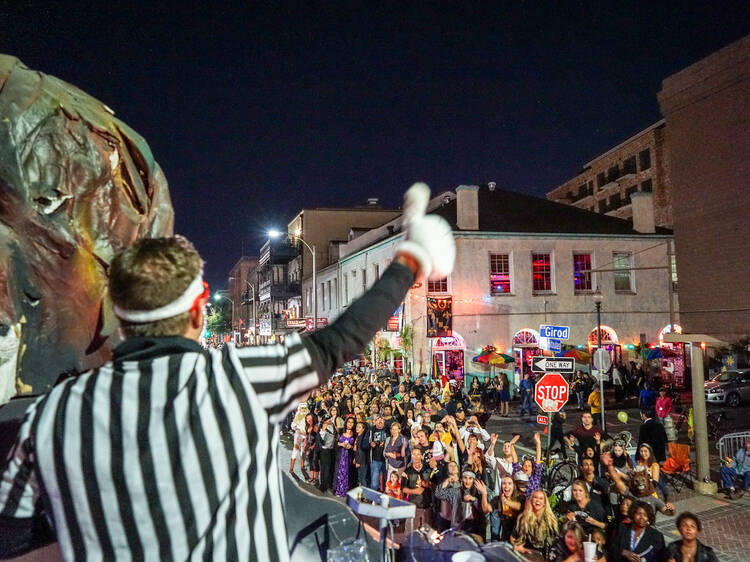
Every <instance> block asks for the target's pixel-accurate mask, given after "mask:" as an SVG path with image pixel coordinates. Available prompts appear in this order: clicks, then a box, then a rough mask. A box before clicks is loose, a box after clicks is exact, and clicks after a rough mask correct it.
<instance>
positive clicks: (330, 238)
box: [287, 198, 401, 319]
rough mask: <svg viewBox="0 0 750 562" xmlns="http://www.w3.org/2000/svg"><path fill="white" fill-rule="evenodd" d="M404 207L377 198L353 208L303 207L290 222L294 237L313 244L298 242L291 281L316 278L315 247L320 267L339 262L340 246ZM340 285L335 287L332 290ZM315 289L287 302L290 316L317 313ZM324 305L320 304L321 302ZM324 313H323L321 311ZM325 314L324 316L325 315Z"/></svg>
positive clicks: (290, 235)
mask: <svg viewBox="0 0 750 562" xmlns="http://www.w3.org/2000/svg"><path fill="white" fill-rule="evenodd" d="M400 213H401V211H399V210H393V209H383V208H382V207H381V206H380V205H379V203H378V200H377V199H374V198H373V199H369V200H368V204H367V205H365V206H361V207H353V208H349V209H346V208H342V209H338V208H310V209H302V210H301V211H300V212H299V213H298V214H297V216H296V217H294V218H293V219H292V220H291V221H290V222H289V224H288V225H287V232H288V233H289V237H290V239H291V240H292V241H294V240H295V239H296V238H298V237H299V238H302V240H304V241H305V242H306V243H307V245H308V246H310V248H307V246H305V245H304V244H302V243H301V242H297V244H298V248H299V255H298V256H297V257H295V258H294V259H293V260H292V261H291V262H290V263H289V281H290V282H291V283H301V282H302V281H305V280H306V281H308V285H309V282H310V280H311V279H312V254H311V251H310V249H311V248H315V261H316V268H317V269H318V270H321V269H324V268H326V267H327V266H328V265H329V264H330V263H335V262H336V261H337V260H338V258H339V247H340V246H341V245H342V244H345V243H346V242H348V241H349V240H350V239H351V238H353V237H355V236H356V235H358V234H360V233H361V232H366V231H369V230H370V229H372V228H375V227H377V226H380V225H382V224H383V223H386V222H388V221H390V220H391V219H393V218H395V217H397V216H399V215H400ZM335 289H336V288H334V287H331V290H335ZM303 296H304V299H303ZM312 306H313V299H312V289H311V288H310V287H309V286H308V290H307V292H306V293H305V294H304V295H302V294H299V295H296V296H294V297H292V298H290V299H289V300H288V302H287V310H288V315H289V318H291V319H297V318H304V317H305V316H308V317H312V316H313V310H312ZM318 307H319V308H320V305H318ZM319 316H321V315H319ZM321 317H322V316H321Z"/></svg>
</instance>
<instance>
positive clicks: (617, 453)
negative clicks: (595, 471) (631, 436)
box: [612, 440, 635, 474]
mask: <svg viewBox="0 0 750 562" xmlns="http://www.w3.org/2000/svg"><path fill="white" fill-rule="evenodd" d="M612 466H614V467H615V468H616V469H617V470H618V471H619V472H622V473H623V474H628V473H629V472H630V471H631V470H633V468H634V467H635V465H634V464H633V459H631V458H630V455H629V454H628V452H627V451H626V450H625V443H623V442H622V441H619V440H618V441H615V444H614V445H613V446H612Z"/></svg>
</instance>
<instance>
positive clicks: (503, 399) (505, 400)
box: [497, 373, 510, 418]
mask: <svg viewBox="0 0 750 562" xmlns="http://www.w3.org/2000/svg"><path fill="white" fill-rule="evenodd" d="M497 384H498V389H497V390H498V400H499V401H500V412H499V414H500V415H501V416H503V417H506V418H507V417H508V416H510V381H508V375H506V374H505V373H500V377H499V378H498V379H497Z"/></svg>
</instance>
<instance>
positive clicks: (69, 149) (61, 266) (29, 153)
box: [0, 55, 174, 404]
mask: <svg viewBox="0 0 750 562" xmlns="http://www.w3.org/2000/svg"><path fill="white" fill-rule="evenodd" d="M173 218H174V217H173V212H172V204H171V201H170V197H169V191H168V187H167V181H166V179H165V177H164V175H163V173H162V171H161V169H160V168H159V165H158V164H157V163H156V162H155V161H154V159H153V156H152V155H151V151H150V150H149V147H148V145H147V144H146V142H145V141H144V140H143V139H142V138H141V137H140V136H139V135H138V134H137V133H135V132H134V131H133V130H132V129H130V128H129V127H128V126H127V125H125V124H124V123H122V122H121V121H119V120H118V119H116V118H115V117H114V112H113V111H112V110H110V109H109V108H108V107H107V106H106V105H104V104H103V103H101V102H100V101H98V100H96V99H94V98H93V97H91V96H89V95H88V94H86V93H84V92H82V91H81V90H79V89H77V88H76V87H74V86H71V85H70V84H67V83H65V82H63V81H62V80H59V79H57V78H54V77H52V76H48V75H45V74H42V73H40V72H36V71H33V70H30V69H28V68H27V67H26V66H24V65H23V64H22V63H21V62H20V61H19V60H18V59H17V58H15V57H11V56H6V55H0V404H2V403H4V402H7V400H8V399H9V398H10V397H11V396H13V395H14V394H16V393H20V394H32V393H33V394H38V393H41V392H44V391H46V390H47V389H48V388H49V387H50V386H51V385H52V384H54V382H55V381H56V380H57V378H58V377H59V376H60V374H61V373H64V372H66V371H72V370H77V371H80V370H83V369H87V368H90V367H92V366H96V365H99V364H101V363H102V362H104V361H105V360H106V359H108V358H109V356H110V351H111V349H112V347H113V346H114V345H115V344H116V343H117V342H118V335H117V330H116V326H117V322H116V320H115V318H114V315H113V314H112V311H111V305H110V303H109V300H108V299H107V296H106V286H107V270H108V267H109V263H110V260H111V258H112V257H113V255H114V253H115V252H116V251H117V250H118V249H120V248H122V247H125V246H128V245H130V244H132V243H133V242H134V241H135V240H138V239H140V238H144V237H156V236H169V235H171V234H172V228H173Z"/></svg>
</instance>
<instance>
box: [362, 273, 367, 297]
mask: <svg viewBox="0 0 750 562" xmlns="http://www.w3.org/2000/svg"><path fill="white" fill-rule="evenodd" d="M366 290H367V270H366V269H363V270H362V292H363V293H364V292H365V291H366Z"/></svg>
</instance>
